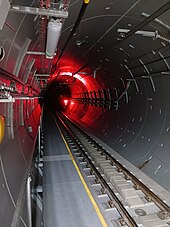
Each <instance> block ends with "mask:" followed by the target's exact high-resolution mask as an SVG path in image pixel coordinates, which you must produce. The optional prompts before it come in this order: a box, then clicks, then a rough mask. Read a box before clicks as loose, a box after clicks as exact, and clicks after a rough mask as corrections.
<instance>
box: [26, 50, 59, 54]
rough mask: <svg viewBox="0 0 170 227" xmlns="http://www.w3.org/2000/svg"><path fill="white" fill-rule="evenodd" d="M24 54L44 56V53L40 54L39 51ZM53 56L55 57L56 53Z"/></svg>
mask: <svg viewBox="0 0 170 227" xmlns="http://www.w3.org/2000/svg"><path fill="white" fill-rule="evenodd" d="M26 54H29V55H45V52H40V51H27V53H26ZM54 55H56V53H54Z"/></svg>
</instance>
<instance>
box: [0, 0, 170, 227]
mask: <svg viewBox="0 0 170 227" xmlns="http://www.w3.org/2000/svg"><path fill="white" fill-rule="evenodd" d="M169 9H170V2H169V1H167V0H154V1H153V0H147V1H145V0H98V1H97V0H59V1H55V0H49V1H48V0H40V1H36V0H29V1H27V2H23V1H20V0H2V1H1V2H0V198H1V201H2V204H3V205H1V208H0V226H7V227H8V226H12V227H15V226H19V227H20V226H28V227H31V226H37V227H38V226H45V227H53V226H62V227H64V226H65V225H64V224H62V223H58V222H57V221H56V223H58V224H55V221H53V222H51V223H53V224H46V223H45V222H43V218H42V217H43V196H42V195H43V192H44V189H43V186H42V185H43V183H42V182H43V176H46V178H47V181H48V180H49V178H50V177H49V176H48V175H47V173H46V172H45V171H46V170H47V169H48V168H47V165H46V163H47V162H48V161H49V160H50V158H51V156H53V155H54V153H53V151H50V152H52V153H50V154H48V146H49V147H50V148H49V149H52V150H53V149H57V148H58V147H59V148H58V149H60V146H61V145H60V139H59V138H60V137H61V138H62V136H61V135H62V134H61V135H60V133H59V132H60V130H61V131H62V127H63V126H62V127H61V128H60V127H59V126H57V127H56V126H54V124H56V125H60V123H59V121H61V122H65V123H63V125H64V124H66V123H67V122H68V124H71V123H69V121H70V122H73V124H75V125H76V127H77V126H79V127H80V128H81V129H82V130H85V132H86V133H89V135H91V136H92V137H93V138H94V139H95V141H96V140H98V141H99V143H100V146H101V147H107V149H106V150H107V151H108V152H109V153H110V154H112V155H113V156H114V154H116V155H117V154H118V156H115V157H117V158H115V159H119V158H118V157H121V158H120V160H123V161H122V162H123V163H124V160H126V161H125V163H126V162H127V163H128V164H127V165H129V169H131V168H132V166H133V168H134V169H133V171H132V172H133V173H134V174H135V172H136V178H140V176H142V177H143V178H145V177H144V176H146V179H144V184H146V185H147V184H149V186H148V187H150V188H151V191H153V190H157V191H156V192H155V193H158V194H159V197H161V198H163V201H165V200H166V199H167V201H165V202H167V204H168V205H170V196H169V195H170V194H169V192H170V164H169V163H170V150H169V148H170V139H169V136H170V89H169V85H170V78H169V76H170V57H169V56H170V48H169V44H170V21H169V19H170V16H169V13H170V10H169ZM50 23H53V24H58V25H59V26H61V31H60V33H59V35H58V41H57V44H56V46H55V48H54V51H52V52H51V53H50V48H51V46H50V45H51V44H52V43H53V42H54V39H56V36H57V35H56V33H55V35H54V37H52V34H51V35H50V31H49V30H50V29H51V28H50V26H51V24H50ZM55 32H56V31H55ZM49 40H50V41H49ZM48 41H49V43H48ZM48 45H49V46H48ZM48 48H49V49H48ZM54 116H58V117H56V120H54V119H53V118H55V117H54ZM63 119H65V120H63ZM71 127H73V126H70V128H71ZM56 130H57V132H56ZM69 130H70V129H68V131H69ZM55 133H56V136H55V138H56V141H57V142H56V141H55V140H54V141H53V140H52V138H53V137H54V134H55ZM63 134H64V133H63ZM75 134H76V133H75ZM66 137H67V136H66ZM57 138H58V139H57ZM63 141H65V139H64V140H63ZM62 143H63V142H62ZM75 143H76V142H75ZM63 144H64V143H63ZM62 146H64V145H62ZM77 146H78V145H77ZM66 147H67V145H66ZM43 149H44V151H43ZM63 149H66V148H63ZM100 149H102V148H100ZM112 150H113V151H114V152H116V153H114V152H113V153H112ZM43 152H44V153H43ZM48 155H49V156H50V157H48V159H47V156H48ZM64 155H65V153H64ZM43 157H44V158H43ZM71 157H72V156H71ZM54 158H56V154H55V157H54ZM71 159H72V158H71ZM37 160H38V161H37ZM44 160H45V161H44ZM39 161H40V162H41V163H39ZM67 161H68V160H67ZM43 162H45V164H42V163H43ZM52 162H53V161H51V160H50V161H49V163H52ZM73 163H74V162H73ZM51 165H52V164H51ZM122 165H124V164H122ZM43 166H44V167H43ZM59 167H60V164H59ZM59 167H56V168H59ZM50 168H54V167H50ZM67 168H68V167H67V166H66V169H67ZM71 168H72V167H70V169H71ZM54 169H55V168H54ZM57 171H59V170H58V169H57ZM129 171H130V172H131V170H129ZM138 171H139V172H138ZM68 172H69V170H68ZM70 172H71V170H70ZM53 174H54V176H55V174H57V173H53ZM140 174H142V175H140ZM30 176H32V178H31V180H30ZM62 176H63V175H62ZM83 176H84V175H83ZM64 177H65V176H63V178H62V181H63V179H65V178H64ZM143 178H142V179H143ZM76 179H77V178H76ZM30 181H31V185H32V186H29V182H30ZM150 181H151V183H150ZM148 182H149V183H148ZM153 182H154V183H153ZM49 184H50V183H49ZM152 185H153V186H152ZM29 187H32V189H31V193H32V194H31V195H30V194H29V191H28V189H29ZM152 187H153V188H152ZM50 190H51V189H50ZM63 190H65V189H63ZM50 193H51V194H52V193H53V192H51V191H50V192H49V193H48V194H50ZM77 195H78V192H77ZM83 195H84V194H83ZM77 197H80V196H77ZM54 200H55V199H54ZM50 201H51V200H50ZM31 203H32V204H34V205H33V207H32V214H30V213H29V211H30V209H31ZM37 204H38V205H37ZM89 206H90V205H89ZM148 206H149V205H148ZM37 207H38V209H37ZM99 207H100V206H99ZM125 207H126V206H125ZM44 209H45V213H46V215H47V214H48V215H49V217H51V216H50V214H49V213H48V210H47V208H46V207H45V208H44ZM148 209H149V208H148ZM138 210H139V209H138ZM141 210H142V209H141ZM141 210H140V211H141ZM144 210H145V209H144ZM7 211H8V214H7ZM50 212H52V211H50ZM142 212H143V210H142ZM147 212H148V211H147ZM61 213H62V212H61ZM59 214H60V212H59ZM138 214H139V211H138ZM155 214H156V215H157V213H156V212H155V211H154V213H153V214H152V215H155ZM161 214H162V213H161ZM30 215H31V216H32V218H31V220H32V221H31V222H30ZM149 215H150V214H149ZM168 215H169V213H168ZM168 215H167V217H166V218H168V221H167V222H166V223H164V225H163V224H162V225H158V224H157V225H156V224H154V222H153V223H151V224H150V225H149V224H146V223H145V224H141V225H140V224H138V225H130V224H129V225H128V224H127V223H128V222H126V221H125V223H124V222H123V223H124V224H122V222H121V223H119V224H118V222H117V221H115V220H114V223H112V225H105V224H103V223H102V224H101V223H100V224H99V223H98V222H96V223H95V221H94V220H92V224H91V225H89V224H87V223H88V222H87V223H86V219H85V223H84V224H83V223H81V222H78V220H76V222H75V223H76V224H75V223H74V226H77V227H81V226H92V227H93V226H94V227H95V226H142V227H143V226H146V227H148V226H155V227H156V226H168V225H169V223H170V221H169V216H168ZM61 216H62V214H61ZM80 216H81V215H80ZM106 216H107V215H106ZM139 216H140V214H139ZM141 216H146V215H145V213H144V214H143V213H142V214H141ZM158 216H159V215H158ZM57 217H58V216H57ZM161 217H162V216H161ZM158 218H160V217H158ZM166 218H162V219H163V220H164V219H166ZM36 219H37V220H38V221H37V224H35V223H36ZM59 219H60V218H59ZM80 219H81V218H80ZM160 219H161V218H160ZM160 219H159V221H160ZM162 219H161V220H162ZM125 220H126V219H125ZM142 220H143V219H142ZM93 221H94V222H93ZM73 222H74V220H73ZM43 223H44V225H43ZM49 223H50V221H49ZM115 223H117V224H115ZM141 223H142V222H141ZM155 223H156V222H155ZM86 224H87V225H86ZM67 226H72V225H71V223H70V224H68V225H67Z"/></svg>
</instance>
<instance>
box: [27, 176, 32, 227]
mask: <svg viewBox="0 0 170 227" xmlns="http://www.w3.org/2000/svg"><path fill="white" fill-rule="evenodd" d="M31 181H32V179H31V176H30V175H29V176H28V178H27V209H28V227H32V208H31V207H32V206H31Z"/></svg>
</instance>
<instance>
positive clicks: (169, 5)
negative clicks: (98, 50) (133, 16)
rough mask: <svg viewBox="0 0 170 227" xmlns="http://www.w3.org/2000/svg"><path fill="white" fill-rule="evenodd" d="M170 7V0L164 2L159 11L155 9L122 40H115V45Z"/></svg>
mask: <svg viewBox="0 0 170 227" xmlns="http://www.w3.org/2000/svg"><path fill="white" fill-rule="evenodd" d="M169 8H170V1H168V2H167V3H166V4H164V5H163V6H162V7H161V8H159V9H158V10H157V11H155V12H154V13H153V14H151V15H150V16H149V17H147V18H146V19H145V20H143V21H142V22H140V23H139V24H138V25H137V26H135V27H134V28H133V29H132V30H131V31H129V32H128V33H127V34H126V36H125V37H124V38H123V39H122V40H120V41H117V42H115V43H114V45H115V46H117V45H119V44H120V43H122V42H123V41H125V40H126V39H127V38H129V37H130V36H131V35H133V34H134V33H135V32H137V31H138V30H140V29H141V28H143V27H144V26H145V25H147V24H149V23H150V22H151V21H153V20H154V19H155V18H157V17H159V16H160V15H161V14H163V13H165V12H166V11H167V10H168V9H169Z"/></svg>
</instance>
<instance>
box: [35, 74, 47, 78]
mask: <svg viewBox="0 0 170 227" xmlns="http://www.w3.org/2000/svg"><path fill="white" fill-rule="evenodd" d="M35 77H49V74H35Z"/></svg>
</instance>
